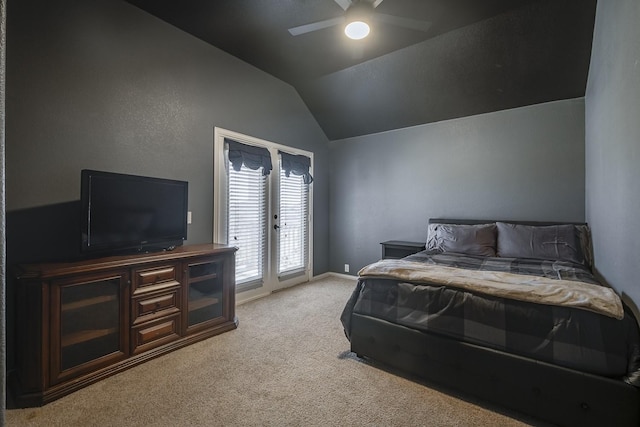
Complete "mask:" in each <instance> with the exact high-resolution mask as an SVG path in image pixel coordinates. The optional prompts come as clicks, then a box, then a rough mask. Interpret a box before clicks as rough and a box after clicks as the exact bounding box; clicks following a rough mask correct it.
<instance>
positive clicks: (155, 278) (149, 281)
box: [133, 264, 180, 295]
mask: <svg viewBox="0 0 640 427" xmlns="http://www.w3.org/2000/svg"><path fill="white" fill-rule="evenodd" d="M173 286H176V287H177V286H180V268H179V267H178V265H177V264H170V265H160V266H157V267H153V268H145V269H140V270H135V271H134V273H133V294H134V295H137V294H140V293H143V292H154V291H158V290H160V289H165V288H170V287H173Z"/></svg>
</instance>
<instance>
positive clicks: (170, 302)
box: [131, 288, 180, 325]
mask: <svg viewBox="0 0 640 427" xmlns="http://www.w3.org/2000/svg"><path fill="white" fill-rule="evenodd" d="M179 307H180V289H179V288H174V289H173V290H172V291H170V292H162V293H153V294H149V295H147V294H144V295H143V296H141V297H136V298H133V300H132V304H131V310H132V313H131V314H132V315H131V318H132V319H133V324H134V325H137V324H140V323H143V322H148V321H149V320H153V319H156V318H158V317H163V316H168V315H171V314H174V313H178V312H180V308H179Z"/></svg>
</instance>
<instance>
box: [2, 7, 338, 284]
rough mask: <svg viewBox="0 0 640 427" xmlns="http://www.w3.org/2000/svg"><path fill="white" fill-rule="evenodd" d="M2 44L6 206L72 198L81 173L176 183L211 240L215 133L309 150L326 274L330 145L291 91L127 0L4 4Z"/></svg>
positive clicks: (317, 262) (320, 268)
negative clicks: (185, 185)
mask: <svg viewBox="0 0 640 427" xmlns="http://www.w3.org/2000/svg"><path fill="white" fill-rule="evenodd" d="M8 38H9V44H8V59H7V62H8V70H7V76H8V77H7V80H8V83H7V121H8V123H7V209H8V210H9V211H14V210H21V209H25V208H32V207H35V206H43V205H52V204H59V203H62V202H69V201H73V200H77V199H79V196H80V170H81V169H83V168H88V169H98V170H108V171H115V172H122V173H133V174H140V175H150V176H160V177H165V178H174V179H182V180H186V181H189V184H190V188H189V208H190V210H191V211H192V212H193V224H192V225H190V226H189V230H188V242H187V243H202V242H210V241H211V239H212V215H213V213H212V209H213V208H212V207H213V197H212V182H213V129H214V127H215V126H219V127H223V128H226V129H230V130H233V131H237V132H241V133H245V134H248V135H251V136H255V137H258V138H262V139H266V140H270V141H273V142H276V143H280V144H285V145H290V146H295V147H298V148H303V149H306V150H309V151H312V152H314V153H315V174H314V175H315V176H314V178H315V181H314V184H313V185H314V195H315V204H314V207H315V211H314V221H315V222H314V225H315V228H316V233H315V236H314V260H313V261H314V267H315V271H314V272H315V273H316V274H318V273H322V272H325V271H327V269H328V255H327V254H328V236H327V235H326V232H325V230H326V229H327V227H328V190H329V182H328V174H327V169H328V146H327V143H328V141H327V139H326V137H325V136H324V134H323V132H322V131H321V129H320V127H319V126H318V124H317V122H316V121H315V120H314V119H313V117H312V116H311V114H310V113H309V111H308V109H307V108H306V106H305V105H304V103H303V102H302V101H301V99H300V98H299V96H298V94H297V92H296V91H295V90H294V89H293V88H292V87H291V86H289V85H287V84H285V83H284V82H282V81H280V80H277V79H275V78H274V77H272V76H270V75H268V74H265V73H263V72H261V71H259V70H258V69H256V68H254V67H252V66H249V65H248V64H246V63H244V62H241V61H239V60H238V59H236V58H234V57H231V56H230V55H228V54H226V53H224V52H222V51H221V50H219V49H216V48H214V47H212V46H210V45H207V44H205V43H204V42H202V41H200V40H198V39H196V38H194V37H192V36H189V35H187V34H186V33H184V32H182V31H180V30H178V29H176V28H175V27H172V26H170V25H168V24H166V23H164V22H163V21H160V20H158V19H156V18H154V17H152V16H151V15H148V14H146V13H145V12H142V11H141V10H139V9H137V8H135V7H134V6H132V5H130V4H128V3H125V2H123V1H112V0H97V1H85V0H55V1H48V0H9V5H8ZM76 237H77V236H76ZM8 249H9V251H11V247H9V248H8Z"/></svg>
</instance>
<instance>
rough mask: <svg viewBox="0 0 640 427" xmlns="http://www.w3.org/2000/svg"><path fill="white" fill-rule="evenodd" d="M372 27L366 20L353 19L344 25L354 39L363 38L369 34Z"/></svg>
mask: <svg viewBox="0 0 640 427" xmlns="http://www.w3.org/2000/svg"><path fill="white" fill-rule="evenodd" d="M370 31H371V28H369V24H367V23H366V22H364V21H353V22H349V23H348V24H347V25H346V26H345V27H344V33H345V34H346V35H347V37H349V38H350V39H353V40H361V39H363V38H365V37H367V36H368V35H369V32H370Z"/></svg>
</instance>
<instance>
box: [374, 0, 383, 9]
mask: <svg viewBox="0 0 640 427" xmlns="http://www.w3.org/2000/svg"><path fill="white" fill-rule="evenodd" d="M383 1H384V0H375V1H374V2H373V8H374V9H375V8H376V7H378V6H380V3H382V2H383Z"/></svg>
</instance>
